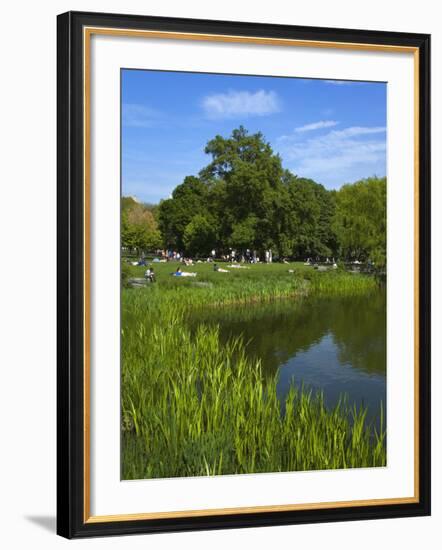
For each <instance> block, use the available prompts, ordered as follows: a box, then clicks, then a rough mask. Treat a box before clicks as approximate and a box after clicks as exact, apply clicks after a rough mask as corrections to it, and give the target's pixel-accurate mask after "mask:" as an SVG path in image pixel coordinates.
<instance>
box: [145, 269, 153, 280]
mask: <svg viewBox="0 0 442 550" xmlns="http://www.w3.org/2000/svg"><path fill="white" fill-rule="evenodd" d="M144 278H145V279H147V280H148V281H149V282H151V283H154V282H155V273H154V270H153V267H148V268H147V269H146V273H145V274H144Z"/></svg>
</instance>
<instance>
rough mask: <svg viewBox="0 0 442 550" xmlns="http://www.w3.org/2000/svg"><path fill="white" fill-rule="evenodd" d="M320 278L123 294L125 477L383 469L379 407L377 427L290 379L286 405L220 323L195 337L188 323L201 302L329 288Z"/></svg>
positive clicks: (202, 327)
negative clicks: (224, 339) (223, 334)
mask: <svg viewBox="0 0 442 550" xmlns="http://www.w3.org/2000/svg"><path fill="white" fill-rule="evenodd" d="M323 275H328V274H317V275H316V274H315V275H313V277H312V278H311V279H310V280H308V282H306V281H307V279H305V278H303V277H292V278H291V279H290V282H289V283H287V281H282V282H281V281H280V283H279V284H278V285H277V286H276V288H275V286H273V288H270V287H268V286H267V284H266V282H262V281H261V282H259V281H258V280H256V281H253V280H251V278H249V279H250V280H249V281H244V279H243V284H242V285H238V286H235V285H233V286H231V287H230V290H228V289H227V287H226V288H223V287H215V286H213V287H211V286H209V287H195V286H191V285H190V284H187V281H186V285H185V286H184V287H181V288H179V289H178V288H174V287H173V286H170V287H169V288H163V289H161V287H160V286H155V285H152V286H151V287H150V288H149V289H137V290H125V291H123V300H122V304H123V310H122V311H123V334H122V428H123V437H122V464H123V472H122V476H123V479H140V478H157V477H161V478H164V477H177V476H180V477H181V476H204V475H215V474H216V475H218V474H235V473H258V472H278V471H296V470H317V469H336V468H353V467H373V466H384V465H385V463H386V441H385V432H384V428H383V420H382V411H381V429H380V433H378V432H377V431H376V429H375V428H374V427H373V426H371V425H368V424H367V421H366V410H365V409H359V410H356V408H350V407H349V405H348V404H347V402H346V400H345V399H342V400H341V401H340V402H339V404H338V405H337V406H336V407H335V408H334V409H333V410H328V409H327V408H326V407H325V405H324V399H323V396H322V395H321V394H315V395H313V394H312V393H311V392H309V391H308V390H307V389H305V388H302V387H301V388H297V387H296V386H295V385H293V386H292V387H291V389H290V391H289V393H288V395H287V397H286V400H285V402H284V403H283V404H281V403H280V401H279V399H278V396H277V393H276V383H277V374H276V375H275V376H273V377H264V376H263V372H262V367H261V364H260V362H259V361H256V362H252V361H251V360H250V359H248V358H247V357H246V355H245V351H244V344H243V342H242V339H241V337H237V338H234V339H232V340H231V341H230V342H229V344H228V345H221V344H220V340H219V334H218V327H217V326H215V327H209V326H207V325H204V324H201V325H199V326H198V328H197V330H196V331H195V332H194V333H193V334H191V332H190V330H189V328H187V327H186V324H185V322H184V319H185V315H186V312H187V311H188V309H189V308H191V307H193V306H195V305H201V304H205V305H209V304H216V303H218V304H222V303H232V301H237V302H238V301H244V303H246V302H247V301H250V300H252V299H253V300H256V299H259V300H267V299H269V300H270V299H274V298H275V297H281V296H282V297H283V296H289V295H290V296H293V295H296V293H299V292H308V291H310V292H312V289H314V292H318V293H320V292H330V286H331V285H332V282H331V281H330V282H328V283H327V284H325V283H324V282H323V281H324V278H323V279H322V286H321V285H320V284H318V283H317V282H316V280H315V277H316V276H321V277H322V276H323ZM330 275H331V276H335V275H338V274H330ZM346 277H351V276H348V275H346ZM180 282H184V281H180ZM333 282H334V283H337V284H339V285H343V286H344V287H345V288H346V289H347V291H348V287H350V291H351V285H350V281H348V282H347V280H345V281H343V279H341V278H340V277H339V276H336V277H335V278H334V279H333ZM231 283H232V280H230V283H229V284H231ZM356 291H357V292H359V291H360V289H359V288H358V287H357V290H356ZM299 382H300V381H299Z"/></svg>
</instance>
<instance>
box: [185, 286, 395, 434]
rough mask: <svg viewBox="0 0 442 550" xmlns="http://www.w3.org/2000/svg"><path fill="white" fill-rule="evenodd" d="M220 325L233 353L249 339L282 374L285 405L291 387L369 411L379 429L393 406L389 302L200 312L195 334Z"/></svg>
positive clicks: (324, 301) (374, 299) (372, 297)
mask: <svg viewBox="0 0 442 550" xmlns="http://www.w3.org/2000/svg"><path fill="white" fill-rule="evenodd" d="M201 322H204V323H209V324H218V325H219V327H220V338H221V340H222V342H223V343H224V344H225V345H228V342H229V339H230V338H231V337H232V336H238V335H239V334H242V335H243V338H244V342H246V343H247V345H246V350H247V355H248V356H249V357H250V358H251V359H260V360H261V363H262V366H263V371H264V373H267V374H274V373H275V372H277V371H278V372H279V377H278V395H279V397H280V399H281V401H283V400H284V397H285V395H286V394H287V392H288V390H289V387H290V383H291V382H292V381H293V382H294V383H295V384H296V385H298V386H300V385H301V384H304V386H306V387H308V388H310V389H312V390H313V392H315V391H316V390H321V391H323V392H324V398H325V403H326V405H327V406H328V407H333V406H334V405H335V404H336V403H337V401H338V399H339V396H340V395H341V394H346V395H347V397H348V401H349V404H351V405H352V404H353V403H355V404H356V405H357V406H361V405H363V406H365V407H367V409H368V419H369V420H373V421H375V424H377V425H378V426H379V413H380V407H381V402H382V403H383V405H384V412H385V403H386V294H385V290H384V289H379V290H378V291H376V292H373V293H370V294H368V295H364V296H352V297H332V298H322V297H321V298H304V299H297V300H278V301H275V302H272V303H270V304H264V305H263V304H253V305H247V306H241V307H239V306H234V307H231V306H228V307H225V306H224V307H220V308H217V309H215V308H213V309H212V308H210V309H209V308H207V309H205V310H204V311H199V312H193V313H192V317H191V319H190V323H191V325H192V326H193V327H195V326H196V325H197V324H199V323H201Z"/></svg>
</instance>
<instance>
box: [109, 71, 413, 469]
mask: <svg viewBox="0 0 442 550" xmlns="http://www.w3.org/2000/svg"><path fill="white" fill-rule="evenodd" d="M120 85H121V96H120V97H121V100H120V127H121V143H120V154H121V210H120V248H121V252H120V254H121V256H120V258H121V373H120V374H121V384H120V387H121V429H120V435H121V457H120V458H121V480H140V479H157V478H180V477H181V478H183V477H201V476H220V475H246V474H266V473H273V474H275V473H278V472H298V471H312V470H343V469H350V468H382V467H386V466H387V465H388V452H387V451H388V437H387V436H388V418H387V402H386V396H387V384H388V378H387V368H386V365H387V352H386V349H387V324H386V316H387V285H386V281H387V271H388V266H387V133H388V127H387V83H386V82H377V81H353V80H328V79H319V78H318V79H314V78H300V77H298V78H294V77H281V76H278V77H276V76H275V77H274V76H256V75H246V74H244V75H242V74H219V73H203V72H201V73H198V72H184V71H169V70H139V69H134V68H127V69H126V68H121V70H120ZM402 261H403V262H404V264H407V263H410V262H411V263H412V262H413V259H412V257H409V258H407V257H404V258H402Z"/></svg>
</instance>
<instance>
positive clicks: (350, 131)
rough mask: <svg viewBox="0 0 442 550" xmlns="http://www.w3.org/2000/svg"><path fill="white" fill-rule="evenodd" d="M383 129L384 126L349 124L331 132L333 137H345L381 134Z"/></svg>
mask: <svg viewBox="0 0 442 550" xmlns="http://www.w3.org/2000/svg"><path fill="white" fill-rule="evenodd" d="M385 131H386V128H385V126H350V127H349V128H345V129H344V130H334V131H333V132H331V134H332V135H333V136H335V137H340V138H346V137H355V136H366V135H368V134H383V133H384V132H385Z"/></svg>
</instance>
